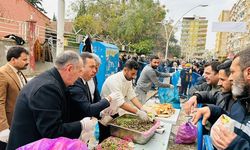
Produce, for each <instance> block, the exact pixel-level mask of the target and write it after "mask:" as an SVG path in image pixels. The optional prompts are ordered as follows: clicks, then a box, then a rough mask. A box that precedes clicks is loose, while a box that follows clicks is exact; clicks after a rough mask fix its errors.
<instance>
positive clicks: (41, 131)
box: [7, 51, 92, 150]
mask: <svg viewBox="0 0 250 150" xmlns="http://www.w3.org/2000/svg"><path fill="white" fill-rule="evenodd" d="M82 66H83V62H82V60H81V58H80V56H79V55H78V54H77V53H75V52H73V51H66V52H64V53H63V54H61V55H60V56H58V58H57V59H56V60H55V67H54V68H52V69H50V70H48V71H46V72H44V73H42V74H40V75H39V76H37V77H35V78H34V79H32V80H31V81H30V82H29V83H28V84H27V85H26V86H24V88H23V89H22V91H21V92H20V94H19V96H18V98H17V103H16V107H15V112H14V117H13V120H12V126H11V130H10V137H9V143H8V145H7V150H13V149H16V148H18V147H20V146H23V145H25V144H28V143H31V142H34V141H37V140H39V139H42V138H57V137H61V136H63V137H68V138H78V137H79V136H80V134H81V132H82V131H86V130H89V129H90V128H92V126H90V124H91V123H92V120H91V119H90V118H84V119H82V120H81V121H75V122H70V121H69V120H70V118H69V110H68V104H69V101H68V100H67V96H66V87H67V86H69V85H72V84H73V83H74V82H75V81H76V79H77V78H78V77H79V76H80V74H81V72H82Z"/></svg>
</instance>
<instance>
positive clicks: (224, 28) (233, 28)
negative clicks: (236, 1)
mask: <svg viewBox="0 0 250 150" xmlns="http://www.w3.org/2000/svg"><path fill="white" fill-rule="evenodd" d="M212 32H247V24H246V22H213V24H212Z"/></svg>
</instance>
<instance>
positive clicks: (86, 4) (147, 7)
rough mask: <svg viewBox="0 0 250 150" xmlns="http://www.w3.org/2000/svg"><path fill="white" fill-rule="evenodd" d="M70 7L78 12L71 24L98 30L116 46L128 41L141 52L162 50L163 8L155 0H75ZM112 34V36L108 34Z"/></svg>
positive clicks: (79, 27)
mask: <svg viewBox="0 0 250 150" xmlns="http://www.w3.org/2000/svg"><path fill="white" fill-rule="evenodd" d="M71 6H72V8H73V9H72V10H73V11H74V12H75V13H76V14H77V16H76V18H75V21H74V25H75V27H76V29H77V30H79V29H82V31H83V34H86V33H90V34H97V35H99V37H102V38H104V39H112V40H110V42H115V44H116V45H117V46H121V45H122V44H124V43H131V48H133V50H135V51H136V52H138V53H140V54H148V53H152V52H153V53H155V52H156V51H162V52H163V51H164V50H165V48H164V47H165V45H166V44H165V43H166V38H165V32H164V28H162V25H159V24H157V22H161V21H162V20H164V18H165V15H166V11H165V9H164V7H163V6H161V5H160V4H159V2H155V1H154V0H139V1H138V0H130V1H129V3H128V2H126V1H125V0H122V1H117V0H96V1H93V0H78V1H77V2H75V3H73V4H72V5H71ZM110 37H111V38H110Z"/></svg>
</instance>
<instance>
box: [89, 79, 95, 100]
mask: <svg viewBox="0 0 250 150" xmlns="http://www.w3.org/2000/svg"><path fill="white" fill-rule="evenodd" d="M88 85H89V91H90V93H91V98H92V100H94V93H95V82H94V79H93V78H91V79H90V80H89V81H88Z"/></svg>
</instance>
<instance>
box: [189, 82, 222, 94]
mask: <svg viewBox="0 0 250 150" xmlns="http://www.w3.org/2000/svg"><path fill="white" fill-rule="evenodd" d="M211 90H212V91H219V87H218V86H216V87H214V88H213V87H212V86H211V85H208V84H207V82H204V83H202V84H199V85H195V86H192V87H191V88H190V89H189V95H191V96H192V95H194V93H195V92H197V91H211Z"/></svg>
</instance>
